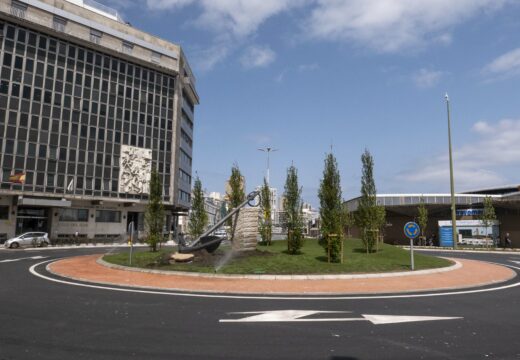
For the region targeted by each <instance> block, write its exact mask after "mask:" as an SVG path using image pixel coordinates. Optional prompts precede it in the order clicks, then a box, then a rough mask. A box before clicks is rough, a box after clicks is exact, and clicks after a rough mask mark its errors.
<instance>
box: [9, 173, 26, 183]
mask: <svg viewBox="0 0 520 360" xmlns="http://www.w3.org/2000/svg"><path fill="white" fill-rule="evenodd" d="M9 182H10V183H13V184H25V173H17V174H14V175H11V176H9Z"/></svg>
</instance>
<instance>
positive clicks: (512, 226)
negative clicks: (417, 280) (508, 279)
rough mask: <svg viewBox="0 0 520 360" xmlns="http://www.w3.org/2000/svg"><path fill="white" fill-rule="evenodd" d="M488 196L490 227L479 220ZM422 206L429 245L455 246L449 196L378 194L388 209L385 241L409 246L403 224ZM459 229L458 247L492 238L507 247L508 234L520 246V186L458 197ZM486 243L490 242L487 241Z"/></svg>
mask: <svg viewBox="0 0 520 360" xmlns="http://www.w3.org/2000/svg"><path fill="white" fill-rule="evenodd" d="M486 197H490V198H491V199H492V203H493V207H494V210H495V214H496V221H492V222H491V224H489V226H488V227H486V226H484V224H483V223H482V221H481V220H480V217H481V214H482V212H483V207H484V200H485V199H486ZM359 199H360V198H354V199H351V200H348V201H347V202H346V205H347V207H348V209H349V211H351V212H355V211H356V210H357V207H358V204H359ZM421 203H423V204H424V206H425V207H426V209H427V210H428V224H427V227H426V231H425V232H424V236H425V237H426V240H427V243H429V241H430V240H431V242H432V243H433V245H436V246H438V245H440V246H452V245H453V235H452V228H451V224H452V222H451V195H450V194H382V195H379V194H378V195H377V204H378V205H381V206H384V207H385V210H386V226H385V227H384V228H383V229H382V234H381V235H383V236H384V241H385V242H387V243H390V244H401V245H406V244H408V243H409V240H408V239H407V238H406V236H405V235H404V231H403V229H404V225H405V224H406V223H407V222H409V221H417V218H418V207H419V205H420V204H421ZM455 204H456V217H457V218H456V227H457V233H458V237H459V238H458V239H457V241H458V243H459V244H462V245H464V244H482V241H483V239H484V238H486V239H487V238H491V239H492V242H493V244H494V245H496V246H504V245H507V244H506V243H505V241H504V240H505V237H506V235H507V234H509V238H510V240H511V242H512V243H511V246H512V247H515V248H517V247H520V185H511V186H500V187H492V188H487V189H479V190H474V191H469V192H463V193H458V194H455ZM350 230H351V231H352V235H353V236H355V237H359V236H360V229H358V228H357V227H355V226H354V227H353V228H352V229H350ZM486 241H487V240H486Z"/></svg>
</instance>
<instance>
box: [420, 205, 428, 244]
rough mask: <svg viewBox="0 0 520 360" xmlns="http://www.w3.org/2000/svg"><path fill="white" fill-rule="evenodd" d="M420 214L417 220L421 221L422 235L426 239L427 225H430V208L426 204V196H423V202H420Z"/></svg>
mask: <svg viewBox="0 0 520 360" xmlns="http://www.w3.org/2000/svg"><path fill="white" fill-rule="evenodd" d="M417 212H418V216H417V222H418V223H419V227H420V228H421V237H422V239H425V234H426V227H427V226H428V209H427V208H426V205H425V204H424V198H423V197H421V202H420V203H419V207H418V208H417Z"/></svg>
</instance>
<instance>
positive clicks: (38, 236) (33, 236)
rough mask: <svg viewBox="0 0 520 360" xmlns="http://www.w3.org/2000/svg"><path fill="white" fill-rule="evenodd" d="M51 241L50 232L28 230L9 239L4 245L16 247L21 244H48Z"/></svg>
mask: <svg viewBox="0 0 520 360" xmlns="http://www.w3.org/2000/svg"><path fill="white" fill-rule="evenodd" d="M49 243H50V242H49V234H47V233H45V232H28V233H25V234H21V235H18V236H16V237H14V238H11V239H9V240H7V241H6V242H5V244H4V246H5V247H6V248H11V249H16V248H19V247H21V246H47V245H49Z"/></svg>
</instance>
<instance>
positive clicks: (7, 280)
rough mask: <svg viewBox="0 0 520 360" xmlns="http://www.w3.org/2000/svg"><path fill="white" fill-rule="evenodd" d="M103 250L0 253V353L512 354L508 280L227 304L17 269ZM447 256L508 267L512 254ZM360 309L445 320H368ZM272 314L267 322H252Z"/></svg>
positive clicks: (518, 321)
mask: <svg viewBox="0 0 520 360" xmlns="http://www.w3.org/2000/svg"><path fill="white" fill-rule="evenodd" d="M103 251H106V249H71V250H47V249H45V250H31V251H27V250H12V251H11V250H0V359H1V360H7V359H53V360H57V359H66V360H70V359H129V358H134V359H331V360H332V359H336V360H339V359H480V358H482V359H520V286H516V287H510V288H507V289H502V290H496V291H487V292H479V293H468V294H466V293H463V294H456V295H453V294H452V295H443V296H422V297H405V298H390V299H388V298H386V299H381V298H377V297H374V298H368V299H333V300H322V299H312V300H294V299H292V300H291V299H289V300H287V299H285V300H280V299H267V300H266V299H247V298H245V299H227V298H206V297H192V296H178V295H159V294H147V293H134V292H121V291H114V290H107V289H95V288H90V287H82V286H72V285H68V284H62V283H56V282H52V281H48V280H45V279H42V278H39V277H36V276H34V275H33V274H31V273H30V272H29V268H30V267H31V266H32V265H34V264H37V263H40V262H42V261H47V260H51V259H55V258H60V257H67V256H73V255H78V254H87V253H94V252H103ZM443 254H444V255H446V253H443ZM450 256H460V257H464V258H471V259H479V260H485V261H491V262H497V263H503V264H507V265H511V266H517V267H519V268H520V264H519V263H515V262H514V261H520V254H519V255H514V254H511V255H498V254H461V253H459V254H457V255H452V254H450ZM32 257H45V258H32ZM5 260H16V261H8V262H6V261H5ZM44 268H45V264H43V265H41V266H38V267H36V271H38V272H39V273H42V274H45V271H44ZM47 275H48V274H47ZM518 281H520V277H517V278H515V279H513V280H512V281H510V282H508V284H513V283H516V282H518ZM501 285H502V284H501ZM495 287H496V286H495ZM488 288H490V287H488ZM288 310H298V311H302V310H308V311H309V312H308V313H301V312H287V311H288ZM272 311H280V312H277V313H272ZM281 311H284V312H281ZM320 311H329V312H332V311H333V312H334V313H320ZM237 312H257V313H256V315H258V312H263V313H264V314H266V313H267V312H271V313H267V315H262V316H260V317H259V318H258V317H257V318H251V317H252V316H255V314H251V313H250V314H237ZM363 315H394V316H397V315H401V316H431V317H454V318H456V319H446V320H438V321H415V322H404V323H386V324H377V321H376V323H374V322H373V321H369V320H367V319H372V320H373V319H374V318H373V317H370V316H367V317H364V316H363ZM248 317H249V320H250V322H223V321H221V320H225V321H229V320H240V319H242V320H244V319H245V318H248ZM273 317H274V318H277V319H278V320H279V321H276V322H272V321H263V322H258V321H255V319H256V320H261V319H264V320H265V319H270V320H272V319H273ZM334 319H335V320H334ZM345 319H351V320H350V321H349V320H345ZM291 320H292V321H291ZM295 320H296V321H295ZM303 320H305V321H303ZM309 320H312V321H309ZM394 320H395V318H394Z"/></svg>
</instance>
